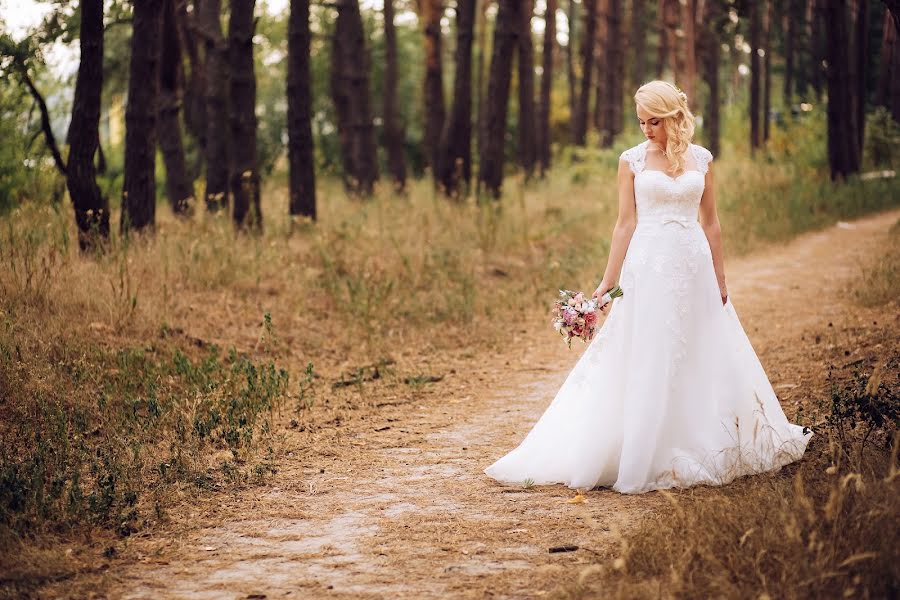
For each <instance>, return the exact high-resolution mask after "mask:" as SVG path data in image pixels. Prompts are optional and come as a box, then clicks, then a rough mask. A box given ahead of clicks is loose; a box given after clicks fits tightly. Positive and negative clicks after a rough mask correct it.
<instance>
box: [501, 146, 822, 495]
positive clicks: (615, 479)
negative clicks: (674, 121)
mask: <svg viewBox="0 0 900 600" xmlns="http://www.w3.org/2000/svg"><path fill="white" fill-rule="evenodd" d="M648 144H649V142H644V143H642V144H640V145H638V146H635V147H634V148H631V149H629V150H626V151H625V152H624V153H622V158H623V159H624V160H626V161H627V162H628V164H629V165H630V167H631V170H632V171H633V172H634V196H635V205H636V209H637V227H636V229H635V231H634V235H633V237H632V238H631V243H630V244H629V246H628V252H627V254H626V256H625V260H624V263H623V265H622V272H621V277H620V281H619V285H620V286H621V287H622V290H623V291H624V293H625V295H624V296H623V297H621V298H618V299H616V300H614V301H613V305H612V307H611V309H610V311H609V316H608V317H607V319H606V321H605V323H604V324H603V327H602V328H601V329H600V331H599V332H598V333H597V335H596V337H595V338H594V340H593V341H592V342H591V343H590V345H589V346H588V348H587V349H586V350H585V352H584V354H583V355H582V356H581V358H580V359H579V360H578V362H577V364H576V365H575V367H574V369H572V371H571V373H569V376H568V378H567V379H566V381H565V383H564V384H563V386H562V387H561V388H560V390H559V391H558V392H557V394H556V397H555V398H554V399H553V402H552V403H551V404H550V406H549V407H548V408H547V409H546V411H545V412H544V413H543V415H542V416H541V418H540V419H539V420H538V421H537V423H536V424H535V425H534V427H533V428H532V430H531V431H530V432H529V433H528V435H527V436H526V437H525V439H524V440H523V441H522V443H521V444H520V445H519V446H518V447H517V448H515V449H514V450H512V451H511V452H510V453H509V454H507V455H506V456H503V457H502V458H500V459H499V460H498V461H496V462H495V463H494V464H492V465H491V466H489V467H488V468H487V469H485V473H487V474H488V475H489V476H491V477H492V478H494V479H496V480H498V481H501V482H504V483H511V484H518V485H521V484H523V483H524V482H526V481H529V480H530V481H531V482H533V483H535V484H550V483H562V484H565V485H567V486H569V487H571V488H578V489H591V488H594V487H598V486H602V487H612V489H614V490H617V491H619V492H625V493H637V492H644V491H648V490H653V489H663V488H670V487H687V486H690V485H695V484H701V483H705V484H712V485H720V484H724V483H728V482H729V481H731V480H732V479H734V478H735V477H738V476H742V475H749V474H752V473H759V472H762V471H768V470H771V469H777V468H779V467H781V466H783V465H785V464H787V463H790V462H792V461H795V460H798V459H799V458H800V457H801V456H802V455H803V453H804V451H805V449H806V445H807V443H808V442H809V438H810V436H811V435H812V434H811V433H809V432H807V431H805V430H804V428H802V427H800V426H798V425H792V424H790V423H789V422H788V420H787V418H786V417H785V415H784V412H783V411H782V409H781V406H780V405H779V403H778V399H777V398H776V396H775V392H774V391H773V389H772V386H771V384H770V383H769V380H768V378H767V377H766V374H765V372H764V371H763V368H762V365H761V364H760V362H759V359H758V358H757V356H756V353H755V352H754V351H753V348H752V346H751V345H750V341H749V340H748V339H747V336H746V334H745V333H744V330H743V328H742V327H741V324H740V321H738V317H737V314H736V313H735V311H734V307H733V306H732V305H731V302H730V301H729V302H728V303H726V304H725V306H723V305H722V300H721V297H720V295H719V286H718V284H717V282H716V276H715V271H714V270H713V263H712V255H711V252H710V248H709V243H708V241H707V239H706V236H705V234H704V232H703V229H702V228H701V227H700V224H699V223H698V222H697V216H698V209H699V206H700V197H701V196H702V195H703V189H704V184H705V173H706V171H707V170H708V166H709V162H710V161H711V160H712V155H711V154H710V153H709V151H708V150H706V149H705V148H702V147H700V146H696V145H693V144H692V145H691V146H690V152H691V153H692V156H693V158H694V162H695V163H696V168H695V169H691V170H687V171H685V172H684V173H683V174H681V175H679V176H678V177H674V178H673V177H670V176H669V175H667V174H666V173H664V172H662V171H657V170H647V169H645V168H644V165H645V159H646V154H647V146H648Z"/></svg>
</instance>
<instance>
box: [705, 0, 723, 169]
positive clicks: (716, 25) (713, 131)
mask: <svg viewBox="0 0 900 600" xmlns="http://www.w3.org/2000/svg"><path fill="white" fill-rule="evenodd" d="M719 2H720V0H706V4H705V6H704V12H705V14H704V17H703V22H704V27H703V30H702V33H701V35H702V36H703V43H702V47H703V53H702V56H703V69H704V77H703V78H704V79H705V80H706V85H707V86H709V96H708V97H707V102H706V114H705V116H704V117H705V118H704V119H703V123H704V129H705V130H706V137H707V144H708V149H709V151H710V152H711V153H712V154H713V156H718V154H719V149H720V142H721V134H720V129H719V120H720V117H719V106H720V104H721V99H720V97H719V96H720V94H719V65H720V64H721V56H722V47H721V43H720V40H719V31H720V30H721V26H722V16H723V12H722V7H721V6H720V4H719Z"/></svg>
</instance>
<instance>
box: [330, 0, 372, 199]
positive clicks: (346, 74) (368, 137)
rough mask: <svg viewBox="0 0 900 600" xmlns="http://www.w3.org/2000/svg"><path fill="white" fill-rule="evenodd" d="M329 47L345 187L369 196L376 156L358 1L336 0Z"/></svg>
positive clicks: (363, 38)
mask: <svg viewBox="0 0 900 600" xmlns="http://www.w3.org/2000/svg"><path fill="white" fill-rule="evenodd" d="M336 7H337V11H338V16H337V20H336V21H335V27H334V38H333V39H332V48H331V96H332V99H333V100H334V107H335V112H336V113H337V126H338V138H339V139H340V145H341V158H342V161H343V165H344V186H345V187H346V188H347V190H348V191H349V192H350V193H351V194H358V195H363V196H370V195H371V194H372V192H373V191H374V188H375V182H376V181H378V160H377V159H378V154H377V145H376V143H375V127H374V125H373V123H372V108H371V102H370V97H369V55H368V51H367V49H366V38H365V32H364V31H363V25H362V16H361V15H360V12H359V0H339V1H338V3H337V5H336Z"/></svg>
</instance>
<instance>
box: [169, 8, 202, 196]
mask: <svg viewBox="0 0 900 600" xmlns="http://www.w3.org/2000/svg"><path fill="white" fill-rule="evenodd" d="M201 4H202V0H194V2H193V11H191V12H190V13H188V11H187V1H186V0H176V4H175V8H176V15H175V18H176V21H177V24H178V34H179V38H180V41H181V45H182V47H183V48H184V51H185V54H187V57H188V65H190V77H188V78H187V84H186V85H185V86H184V102H183V105H184V111H183V112H184V124H185V126H186V127H187V130H188V133H190V135H191V137H192V138H193V139H194V142H195V143H196V144H197V148H198V150H199V152H198V153H197V160H196V163H195V164H194V167H193V169H194V173H193V177H192V179H196V178H197V177H199V175H200V171H201V168H202V164H203V160H204V156H205V155H206V75H205V72H206V71H205V65H204V61H203V56H202V54H201V52H200V45H199V44H198V37H199V36H198V35H197V29H198V25H197V19H198V15H199V11H200V8H201ZM201 41H202V38H201Z"/></svg>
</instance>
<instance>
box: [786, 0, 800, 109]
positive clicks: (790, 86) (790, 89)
mask: <svg viewBox="0 0 900 600" xmlns="http://www.w3.org/2000/svg"><path fill="white" fill-rule="evenodd" d="M801 2H802V0H787V5H788V6H787V13H786V14H785V15H784V19H783V23H784V27H783V28H782V29H783V30H784V80H783V87H782V92H781V96H782V102H783V103H784V110H785V112H789V111H790V110H791V104H792V103H793V101H794V60H795V52H794V46H795V38H796V37H797V32H798V31H799V27H800V25H801V24H802V22H803V21H802V18H803V15H802V13H801V12H800V8H801Z"/></svg>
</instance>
